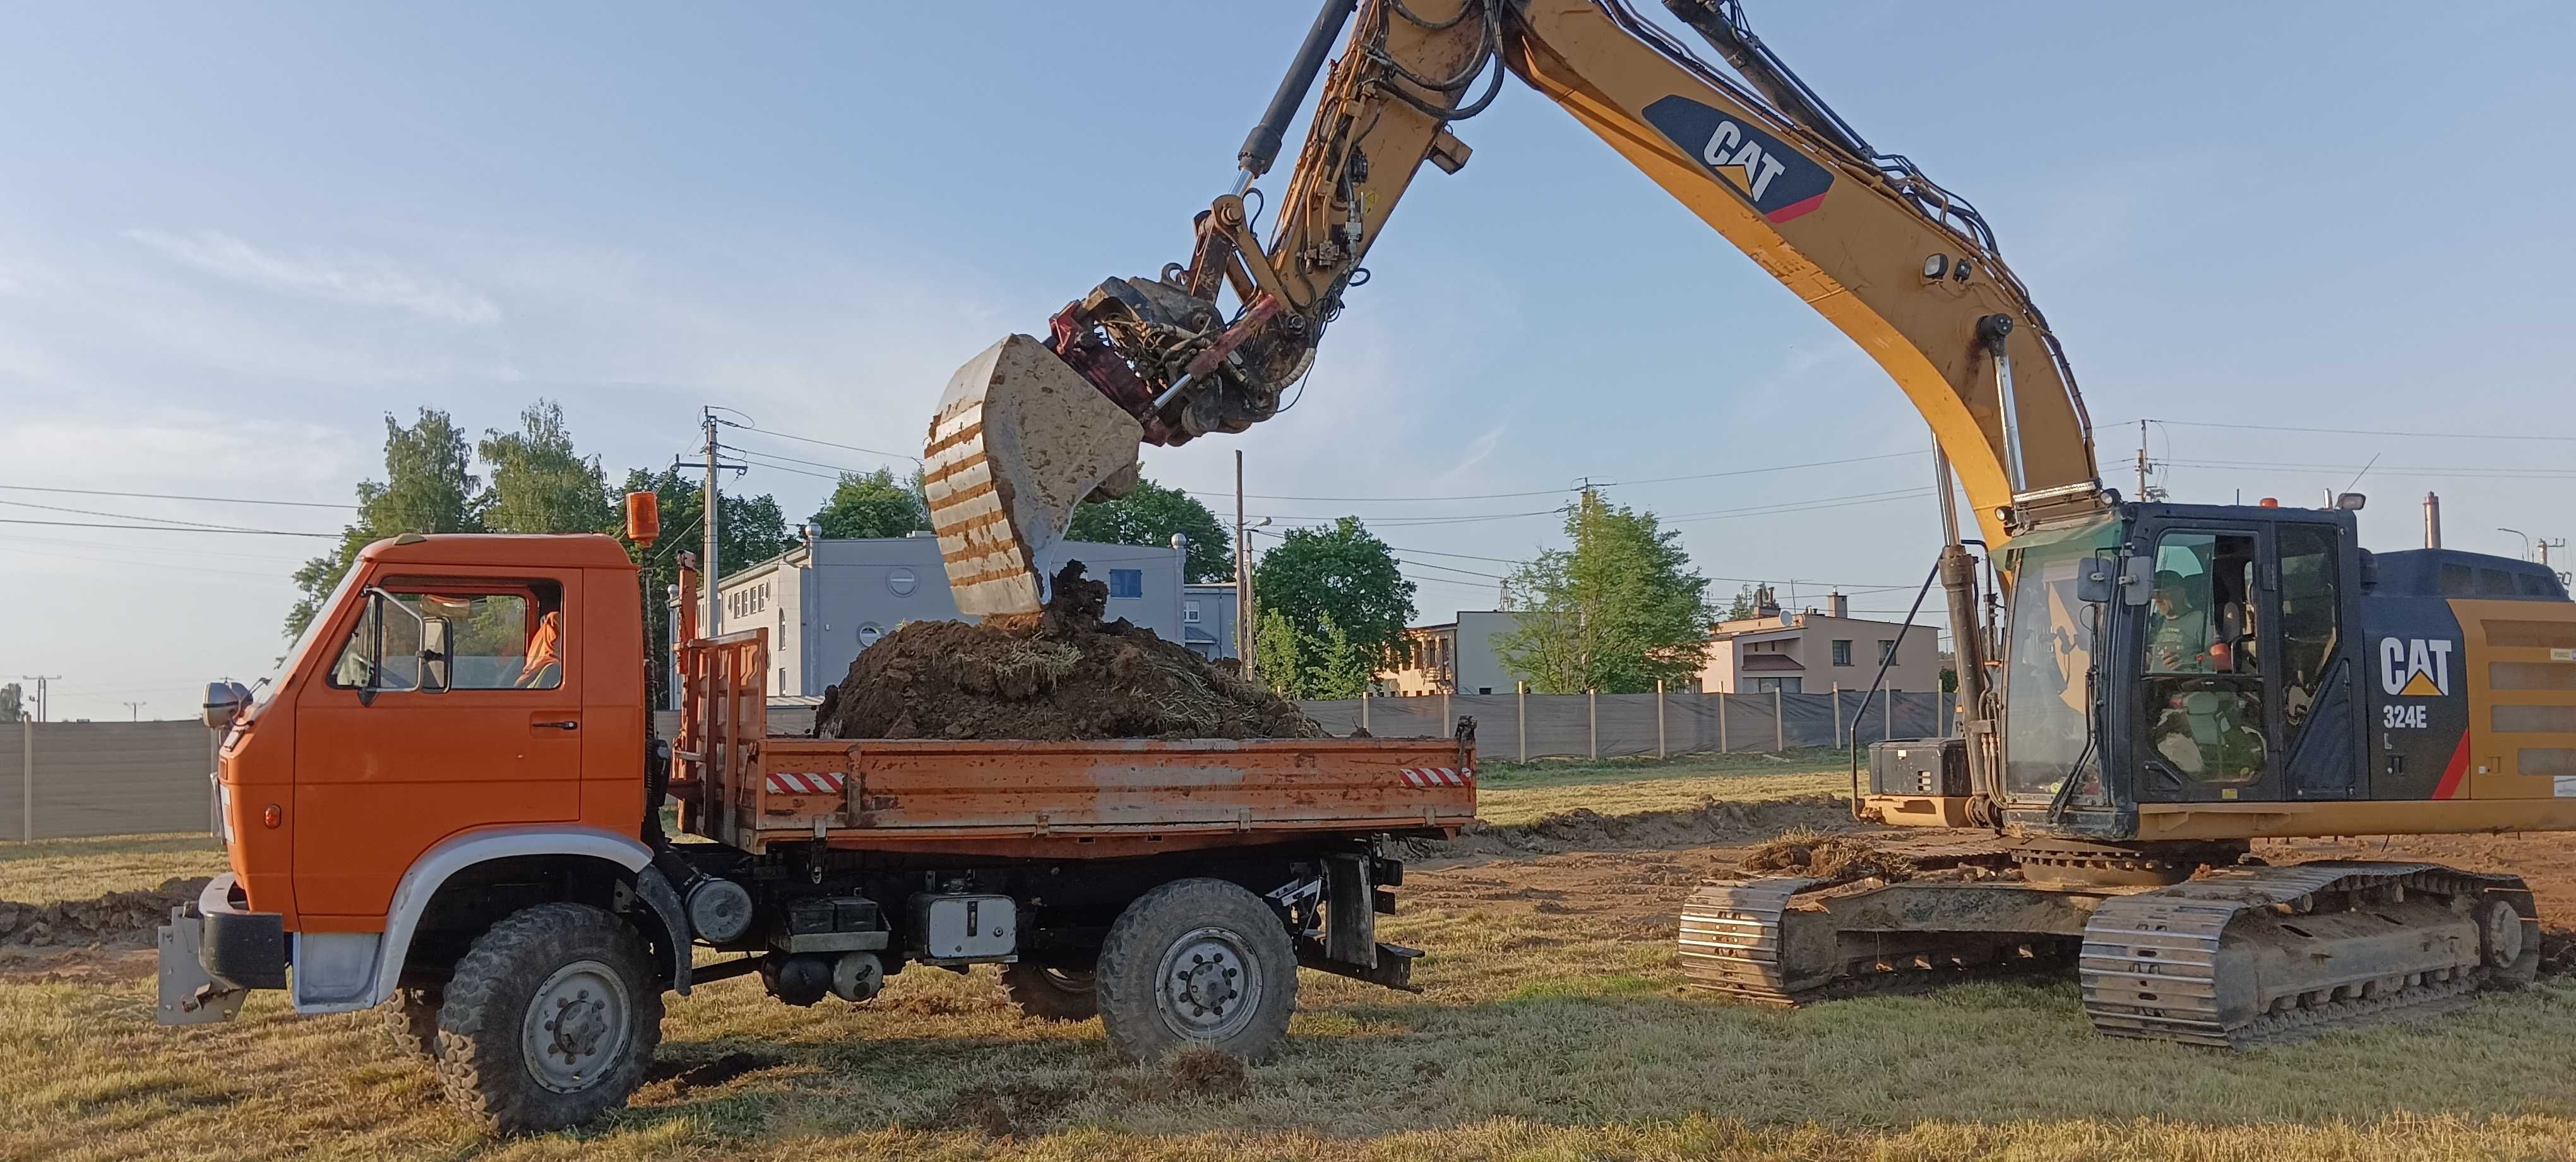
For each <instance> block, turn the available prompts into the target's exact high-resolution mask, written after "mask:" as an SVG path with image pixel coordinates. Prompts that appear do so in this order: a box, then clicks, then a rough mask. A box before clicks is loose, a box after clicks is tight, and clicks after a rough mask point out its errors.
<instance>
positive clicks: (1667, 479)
mask: <svg viewBox="0 0 2576 1162" xmlns="http://www.w3.org/2000/svg"><path fill="white" fill-rule="evenodd" d="M1924 454H1925V453H1922V452H1885V453H1881V454H1879V455H1875V456H1847V457H1844V458H1842V459H1839V460H1812V461H1809V462H1807V463H1804V464H1775V465H1772V466H1770V467H1767V468H1735V469H1729V470H1727V471H1724V472H1694V473H1691V474H1689V475H1686V476H1650V477H1646V478H1645V479H1642V480H1613V481H1608V482H1599V483H1595V484H1594V485H1592V487H1594V488H1620V487H1628V486H1633V485H1639V484H1669V483H1672V482H1673V481H1677V480H1715V479H1718V478H1720V477H1725V476H1756V475H1760V474H1762V473H1766V472H1790V471H1795V470H1797V469H1800V468H1829V467H1833V466H1835V465H1839V464H1860V463H1864V462H1867V461H1871V460H1896V459H1902V458H1905V457H1909V456H1921V455H1924ZM1184 491H1187V492H1190V493H1191V494H1192V495H1194V496H1225V497H1231V496H1233V495H1234V494H1233V493H1231V492H1224V493H1218V492H1201V491H1198V490H1195V489H1185V490H1184ZM1581 491H1583V486H1582V485H1579V484H1569V485H1566V486H1564V487H1562V488H1535V489H1530V490H1528V491H1524V492H1476V493H1461V494H1458V495H1454V496H1278V495H1269V494H1264V493H1253V492H1247V493H1245V494H1244V499H1246V500H1307V501H1316V502H1320V503H1327V504H1343V503H1348V504H1399V503H1403V504H1410V503H1426V504H1427V503H1438V502H1443V501H1452V500H1509V499H1514V498H1517V497H1524V496H1561V495H1563V494H1565V493H1569V492H1581ZM1300 519H1310V518H1300Z"/></svg>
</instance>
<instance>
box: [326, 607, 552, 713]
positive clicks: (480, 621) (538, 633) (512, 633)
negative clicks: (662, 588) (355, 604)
mask: <svg viewBox="0 0 2576 1162" xmlns="http://www.w3.org/2000/svg"><path fill="white" fill-rule="evenodd" d="M380 588H383V589H384V590H385V591H386V592H388V593H391V594H393V595H394V598H395V599H396V600H398V601H400V602H402V603H403V605H404V606H405V607H406V608H408V609H409V610H410V611H411V612H412V613H414V614H416V615H418V617H419V618H423V619H425V618H432V617H440V618H445V619H447V627H448V629H447V640H448V650H449V654H450V657H449V659H448V660H449V665H448V671H447V672H448V679H447V688H448V689H451V690H511V689H519V690H554V689H559V688H561V687H562V685H563V671H564V655H565V638H564V615H563V587H562V586H560V585H557V584H555V583H553V582H551V581H505V582H476V581H465V582H456V583H448V582H444V581H440V582H435V583H431V582H422V581H418V580H414V581H412V582H409V583H405V582H403V581H400V580H388V581H386V582H385V583H384V584H383V585H381V586H380ZM376 632H377V631H376V626H375V623H374V622H373V621H372V620H371V619H370V618H369V617H366V616H361V617H360V618H359V624H358V625H357V627H356V628H355V629H354V630H352V631H351V633H350V635H349V640H348V641H347V642H346V643H345V644H343V645H342V647H341V650H340V660H339V662H338V664H336V665H334V666H333V667H332V670H331V678H330V682H331V685H333V686H337V687H340V688H343V689H351V688H355V687H357V686H361V685H364V684H365V683H366V679H367V674H368V672H369V669H370V667H371V666H376V665H381V666H382V667H383V668H384V671H385V673H386V674H387V675H388V676H391V677H396V678H400V679H402V680H403V681H405V682H408V681H409V678H410V675H411V674H412V672H413V671H415V670H417V669H418V668H419V665H420V642H419V640H418V639H419V628H418V623H417V622H416V621H415V620H414V619H413V618H409V617H401V616H393V617H387V618H386V619H385V626H384V633H385V641H384V657H383V658H382V659H381V660H380V661H379V660H377V659H374V658H373V657H371V655H372V654H373V653H374V652H375V649H376ZM397 638H399V639H401V640H396V639H397Z"/></svg>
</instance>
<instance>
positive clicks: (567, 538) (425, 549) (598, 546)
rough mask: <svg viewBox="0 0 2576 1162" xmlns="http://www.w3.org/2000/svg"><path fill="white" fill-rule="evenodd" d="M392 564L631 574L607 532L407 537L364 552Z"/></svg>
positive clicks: (368, 557) (622, 548)
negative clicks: (486, 566) (549, 568)
mask: <svg viewBox="0 0 2576 1162" xmlns="http://www.w3.org/2000/svg"><path fill="white" fill-rule="evenodd" d="M359 557H360V558H361V559H365V560H374V561H378V562H381V563H384V564H388V565H490V566H493V567H496V568H513V569H515V568H526V567H529V566H536V567H540V568H544V567H557V568H583V569H628V570H631V569H633V568H635V562H634V561H633V560H632V559H630V558H628V557H627V555H626V546H625V545H623V544H621V543H619V542H618V540H617V538H615V537H612V536H608V535H606V534H603V533H562V534H556V533H426V534H423V533H404V534H403V535H401V536H399V537H387V538H386V539H384V540H381V541H377V542H376V543H374V544H372V545H369V546H367V547H366V548H365V549H363V550H361V551H360V553H359Z"/></svg>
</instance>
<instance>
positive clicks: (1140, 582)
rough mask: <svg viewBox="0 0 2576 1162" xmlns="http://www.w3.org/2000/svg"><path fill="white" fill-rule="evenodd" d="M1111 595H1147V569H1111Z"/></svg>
mask: <svg viewBox="0 0 2576 1162" xmlns="http://www.w3.org/2000/svg"><path fill="white" fill-rule="evenodd" d="M1109 595H1110V596H1111V597H1143V596H1144V595H1145V571H1144V570H1142V569H1112V570H1110V571H1109Z"/></svg>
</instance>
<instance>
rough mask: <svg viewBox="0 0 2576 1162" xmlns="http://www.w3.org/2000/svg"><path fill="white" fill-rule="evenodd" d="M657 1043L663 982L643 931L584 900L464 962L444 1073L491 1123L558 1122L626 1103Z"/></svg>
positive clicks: (448, 1009)
mask: <svg viewBox="0 0 2576 1162" xmlns="http://www.w3.org/2000/svg"><path fill="white" fill-rule="evenodd" d="M661 1040H662V985H661V981H660V979H659V978H657V977H656V976H655V975H654V973H653V972H652V970H651V968H650V961H648V960H647V959H646V957H645V952H644V943H643V941H642V940H640V939H638V938H637V936H636V934H635V931H634V930H633V929H631V928H629V927H627V926H626V924H625V922H624V921H621V920H619V919H618V918H617V917H615V916H612V915H609V914H608V913H606V912H603V911H601V910H599V909H597V908H593V907H590V906H588V905H585V904H541V905H538V906H537V907H534V908H526V909H522V910H520V911H518V912H514V913H512V914H510V915H509V916H508V917H505V918H504V919H502V921H501V922H500V923H498V924H494V925H493V926H492V927H491V929H490V930H488V931H486V932H484V933H483V935H481V936H479V937H477V938H475V941H474V946H473V948H472V949H471V950H469V951H468V952H466V954H465V958H464V959H462V960H460V961H457V962H456V973H455V975H454V976H453V977H452V978H450V979H449V981H448V982H447V1000H446V1003H445V1004H444V1005H442V1006H441V1007H440V1009H439V1015H438V1041H439V1049H440V1052H439V1055H438V1066H439V1070H438V1072H439V1080H440V1081H441V1082H442V1083H443V1084H444V1085H445V1087H446V1089H447V1097H448V1100H449V1101H451V1102H453V1103H455V1105H456V1106H457V1107H458V1108H459V1109H461V1110H463V1111H464V1112H465V1114H466V1116H468V1117H470V1118H473V1119H474V1120H476V1121H478V1122H481V1123H482V1124H483V1125H484V1127H485V1128H486V1129H489V1130H493V1131H496V1132H499V1133H504V1134H518V1133H533V1132H543V1131H547V1130H559V1129H563V1128H565V1127H567V1126H577V1125H580V1124H581V1123H583V1122H587V1121H589V1120H591V1119H592V1118H595V1117H598V1116H599V1115H600V1114H603V1113H606V1112H608V1111H609V1110H613V1109H616V1108H618V1107H620V1106H623V1105H625V1104H626V1098H627V1096H628V1095H629V1094H632V1093H634V1092H635V1087H636V1085H637V1084H638V1083H640V1082H641V1081H642V1080H643V1077H644V1067H645V1065H646V1064H647V1063H649V1062H650V1061H652V1059H653V1050H654V1048H655V1046H657V1045H659V1044H660V1043H661Z"/></svg>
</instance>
